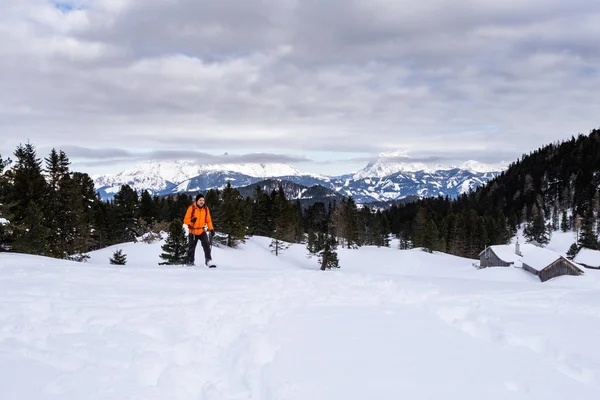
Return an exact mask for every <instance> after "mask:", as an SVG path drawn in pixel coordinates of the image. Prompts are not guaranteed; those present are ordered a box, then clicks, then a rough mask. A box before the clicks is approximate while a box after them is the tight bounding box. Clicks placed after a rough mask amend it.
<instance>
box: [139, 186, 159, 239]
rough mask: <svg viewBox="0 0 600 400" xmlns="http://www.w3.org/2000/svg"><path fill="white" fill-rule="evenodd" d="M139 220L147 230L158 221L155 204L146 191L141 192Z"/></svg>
mask: <svg viewBox="0 0 600 400" xmlns="http://www.w3.org/2000/svg"><path fill="white" fill-rule="evenodd" d="M140 218H142V219H143V220H144V222H145V223H146V224H147V226H148V228H149V230H151V229H152V226H154V224H155V223H156V220H157V219H158V210H157V208H156V204H155V203H154V201H153V200H152V197H151V196H150V193H149V192H148V191H147V190H144V191H143V192H142V196H141V199H140Z"/></svg>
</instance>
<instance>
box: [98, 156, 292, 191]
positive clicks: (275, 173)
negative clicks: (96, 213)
mask: <svg viewBox="0 0 600 400" xmlns="http://www.w3.org/2000/svg"><path fill="white" fill-rule="evenodd" d="M208 172H225V173H227V172H237V173H242V174H245V175H248V176H252V177H258V178H267V177H279V176H300V175H301V173H300V172H299V171H298V170H297V169H295V168H294V167H292V166H289V165H286V164H281V163H269V164H255V163H245V164H235V163H231V164H197V163H194V162H191V161H172V162H167V161H155V160H150V161H142V162H139V163H137V164H135V165H134V166H133V167H131V168H128V169H126V170H124V171H122V172H120V173H118V174H113V175H100V176H96V177H94V185H95V187H98V188H100V187H107V189H106V192H107V193H116V192H118V191H119V189H120V187H121V185H125V184H128V185H130V186H131V187H132V188H133V189H135V190H144V189H148V190H150V191H153V192H154V191H161V190H164V189H166V188H167V183H168V182H171V183H173V184H175V185H177V184H181V183H182V182H185V181H187V180H189V179H191V178H194V177H197V176H199V175H202V174H206V173H208ZM230 179H232V178H230Z"/></svg>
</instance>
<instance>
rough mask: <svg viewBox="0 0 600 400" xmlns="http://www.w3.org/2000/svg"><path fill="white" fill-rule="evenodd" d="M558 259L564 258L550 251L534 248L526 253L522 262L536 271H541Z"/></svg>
mask: <svg viewBox="0 0 600 400" xmlns="http://www.w3.org/2000/svg"><path fill="white" fill-rule="evenodd" d="M559 258H564V257H562V256H561V255H560V254H558V253H556V252H554V251H552V250H548V249H544V248H541V247H536V248H535V249H533V250H531V251H530V252H528V253H527V255H526V256H524V257H523V260H522V261H523V264H527V265H528V266H530V267H531V268H533V269H535V270H536V271H541V270H543V269H544V268H546V267H547V266H548V265H550V264H552V263H553V262H554V261H556V260H558V259H559Z"/></svg>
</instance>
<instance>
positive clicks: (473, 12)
mask: <svg viewBox="0 0 600 400" xmlns="http://www.w3.org/2000/svg"><path fill="white" fill-rule="evenodd" d="M8 1H9V2H10V3H9V4H12V5H18V6H19V7H8V10H9V11H8V12H6V13H3V14H2V16H0V22H1V24H0V35H2V37H11V40H10V41H4V42H2V43H0V84H1V85H2V87H3V89H4V90H3V91H2V93H0V136H1V137H2V143H0V145H2V146H3V148H4V147H10V146H13V145H14V144H16V142H17V141H18V140H21V139H20V138H21V137H29V138H31V140H32V141H33V142H34V143H36V144H38V145H42V146H46V147H49V146H52V145H53V143H71V144H72V146H79V147H81V148H82V149H91V148H105V150H101V151H105V152H106V154H105V155H106V156H108V154H109V153H110V152H111V150H110V148H114V151H113V152H112V154H113V155H114V157H115V159H133V158H135V157H136V154H137V153H135V151H136V149H146V150H145V151H147V149H152V148H156V146H160V147H161V148H162V147H167V148H174V149H177V148H180V149H184V150H185V149H189V143H198V145H197V146H198V147H194V148H193V149H194V150H198V151H203V152H207V153H210V150H212V149H221V148H227V149H231V151H232V152H240V153H247V152H249V151H255V152H257V153H261V152H265V151H266V150H265V149H269V150H268V151H269V152H271V151H273V153H278V154H284V153H288V154H293V153H296V152H297V151H303V152H318V151H338V152H340V153H344V152H346V153H362V154H365V158H370V157H371V156H370V155H372V154H377V153H379V152H381V151H385V150H389V149H394V148H406V149H407V150H408V152H409V153H410V154H411V155H412V154H417V155H419V157H421V155H424V156H423V157H425V158H427V157H442V158H444V159H447V158H455V157H463V156H464V157H465V159H477V160H479V161H490V162H494V161H495V160H497V159H498V158H500V156H499V154H501V155H502V156H501V157H502V160H505V159H515V158H517V157H519V156H520V155H521V154H522V153H524V152H528V151H529V150H531V149H534V148H536V147H538V146H540V145H543V144H545V143H548V142H552V141H554V140H557V139H561V138H568V137H570V135H571V134H576V133H578V132H587V131H589V130H590V129H592V128H595V127H596V126H595V125H596V124H597V110H598V108H599V107H600V104H599V103H598V100H597V99H596V96H595V93H596V92H597V91H598V89H600V75H599V74H598V72H597V71H598V67H597V65H598V62H600V49H599V48H598V46H597V45H596V38H597V37H598V36H600V28H599V27H600V23H599V21H600V4H599V3H597V2H590V1H588V0H585V1H584V0H571V1H567V0H544V1H542V0H532V1H527V2H522V1H517V0H510V1H506V2H490V1H483V0H475V1H469V2H456V1H448V0H434V1H428V2H416V3H415V2H414V1H411V2H408V1H395V2H389V1H367V0H352V1H342V0H331V1H328V2H322V1H317V0H307V1H301V2H297V1H292V0H277V1H275V0H273V1H262V0H243V1H242V0H227V1H208V0H202V1H200V0H181V1H178V2H177V4H176V6H175V5H173V4H172V3H169V2H164V1H159V0H147V1H144V2H138V1H132V0H130V1H124V2H120V3H119V4H121V5H120V7H121V8H119V9H118V10H117V9H115V8H114V5H115V4H117V3H115V2H113V1H109V0H98V1H94V2H83V3H82V4H83V5H84V8H85V7H87V9H84V10H80V11H76V12H72V13H61V12H56V13H52V12H50V11H48V10H46V9H43V6H41V5H40V3H39V2H37V1H36V0H19V2H17V1H16V0H8ZM200 138H202V140H201V141H200V140H198V139H200ZM82 149H79V150H77V149H74V150H75V152H77V151H81V152H83V151H84V150H82ZM272 149H275V150H272ZM119 151H125V153H122V154H120V155H119ZM127 152H129V153H131V154H128V153H127ZM126 153H127V154H126ZM142 153H143V152H142ZM82 154H83V153H82ZM89 154H92V153H89ZM96 154H99V153H96ZM185 154H186V152H185V151H183V152H182V153H181V155H182V157H183V156H184V155H185ZM448 154H450V155H448ZM105 155H102V156H97V158H94V157H93V155H92V156H90V157H88V159H89V160H94V159H97V160H104V159H107V158H103V157H104V156H105ZM160 156H161V157H162V154H161V155H160ZM290 157H292V156H290ZM341 157H343V154H341ZM292 158H294V157H292ZM355 161H356V162H360V161H361V160H355ZM498 161H500V160H498ZM297 162H301V161H297Z"/></svg>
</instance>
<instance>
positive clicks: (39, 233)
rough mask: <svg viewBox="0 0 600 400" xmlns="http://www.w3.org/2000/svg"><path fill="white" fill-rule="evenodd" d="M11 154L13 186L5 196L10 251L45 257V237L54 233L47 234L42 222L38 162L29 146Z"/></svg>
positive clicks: (43, 186)
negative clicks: (6, 196) (6, 197)
mask: <svg viewBox="0 0 600 400" xmlns="http://www.w3.org/2000/svg"><path fill="white" fill-rule="evenodd" d="M14 154H15V157H16V163H15V165H14V167H13V168H12V170H11V171H10V178H11V179H12V182H13V184H12V190H11V191H10V195H9V196H8V197H9V201H8V203H9V204H10V206H9V213H10V214H11V227H12V229H13V235H14V236H13V238H14V241H13V244H12V249H13V250H14V251H16V252H21V253H30V254H38V255H46V254H47V252H46V251H47V248H48V246H47V242H48V237H49V235H51V234H54V232H50V230H49V229H48V228H47V227H46V224H45V221H44V213H43V205H44V201H45V194H46V180H45V179H44V176H43V175H42V167H41V161H40V159H39V158H38V157H37V154H36V150H35V147H34V146H33V145H32V144H31V143H29V142H28V143H26V144H25V145H19V146H18V147H17V149H16V150H15V153H14Z"/></svg>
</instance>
